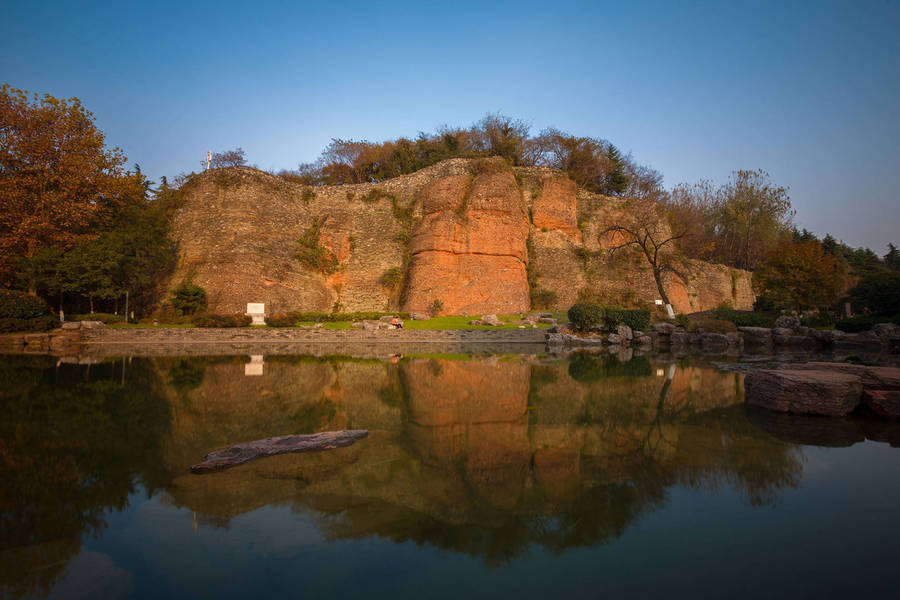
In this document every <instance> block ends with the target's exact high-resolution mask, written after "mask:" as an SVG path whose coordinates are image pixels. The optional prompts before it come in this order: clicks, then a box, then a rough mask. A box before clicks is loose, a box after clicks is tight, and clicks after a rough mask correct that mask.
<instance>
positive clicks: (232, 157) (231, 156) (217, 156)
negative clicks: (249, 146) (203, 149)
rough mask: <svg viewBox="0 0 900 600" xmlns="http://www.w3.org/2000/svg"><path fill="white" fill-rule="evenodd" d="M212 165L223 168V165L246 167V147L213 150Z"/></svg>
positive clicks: (215, 167)
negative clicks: (221, 150)
mask: <svg viewBox="0 0 900 600" xmlns="http://www.w3.org/2000/svg"><path fill="white" fill-rule="evenodd" d="M210 166H212V168H213V169H221V168H223V167H246V166H247V159H246V158H245V157H244V149H243V148H235V149H234V150H225V151H223V152H213V155H212V162H211V163H210Z"/></svg>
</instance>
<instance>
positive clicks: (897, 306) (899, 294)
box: [849, 272, 900, 315]
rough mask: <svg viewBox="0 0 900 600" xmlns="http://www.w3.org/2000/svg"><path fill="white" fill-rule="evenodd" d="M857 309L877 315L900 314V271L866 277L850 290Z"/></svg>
mask: <svg viewBox="0 0 900 600" xmlns="http://www.w3.org/2000/svg"><path fill="white" fill-rule="evenodd" d="M849 294H850V298H851V300H852V301H853V307H854V309H856V310H863V309H866V308H867V309H869V310H870V311H871V312H872V313H873V314H876V315H896V314H900V273H889V272H888V273H878V274H876V275H871V276H869V277H865V278H863V279H861V280H860V281H859V283H857V284H856V286H854V287H853V289H852V290H850V292H849Z"/></svg>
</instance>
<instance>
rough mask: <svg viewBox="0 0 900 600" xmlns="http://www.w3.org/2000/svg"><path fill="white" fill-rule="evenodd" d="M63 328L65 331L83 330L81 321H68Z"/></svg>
mask: <svg viewBox="0 0 900 600" xmlns="http://www.w3.org/2000/svg"><path fill="white" fill-rule="evenodd" d="M61 327H62V328H63V329H81V321H66V322H65V323H63V324H62V325H61Z"/></svg>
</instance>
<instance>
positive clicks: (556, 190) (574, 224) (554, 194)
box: [531, 175, 581, 242]
mask: <svg viewBox="0 0 900 600" xmlns="http://www.w3.org/2000/svg"><path fill="white" fill-rule="evenodd" d="M577 195H578V186H576V185H575V182H574V181H572V180H571V179H569V178H568V177H565V176H562V175H552V176H550V177H545V178H543V179H542V180H541V195H540V196H538V197H537V198H535V199H534V206H533V207H532V209H531V212H532V216H531V220H532V222H533V223H534V225H535V227H539V228H541V229H548V230H554V229H558V230H560V231H562V232H563V233H565V234H566V235H568V236H569V237H571V238H574V239H576V240H578V241H579V242H580V241H581V231H580V230H579V229H578V198H577Z"/></svg>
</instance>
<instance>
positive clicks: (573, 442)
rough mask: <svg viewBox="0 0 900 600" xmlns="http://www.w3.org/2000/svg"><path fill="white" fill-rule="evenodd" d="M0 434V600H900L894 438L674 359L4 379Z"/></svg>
mask: <svg viewBox="0 0 900 600" xmlns="http://www.w3.org/2000/svg"><path fill="white" fill-rule="evenodd" d="M0 409H2V417H0V486H2V492H0V594H2V597H4V598H7V597H8V598H31V597H34V598H45V597H49V598H205V597H214V598H217V599H221V598H248V597H251V598H252V597H274V596H276V595H277V596H279V597H299V596H303V597H315V598H321V597H333V598H341V597H350V596H351V595H353V596H365V597H376V598H380V597H390V598H397V597H425V598H463V597H465V598H502V597H509V596H512V595H515V596H518V597H522V598H531V597H543V598H547V597H568V598H597V597H617V598H632V597H635V598H642V597H649V596H659V595H665V596H666V597H668V598H672V597H675V598H681V597H684V598H704V597H730V598H751V597H753V598H756V597H767V598H777V597H793V598H798V597H809V598H813V597H815V598H828V597H884V598H896V597H897V596H898V595H900V581H898V579H900V571H898V569H897V565H898V559H900V545H898V540H900V448H897V447H894V446H892V445H891V443H893V444H894V445H895V446H896V445H897V444H898V443H900V424H897V423H886V422H879V421H874V420H868V419H864V418H853V419H827V418H814V417H805V418H799V417H791V416H787V415H776V414H772V413H767V412H764V411H758V410H752V409H750V408H748V407H746V406H745V405H744V404H743V380H742V375H740V374H737V373H733V372H727V371H723V370H719V369H717V368H716V367H714V366H711V365H708V364H702V363H695V362H691V361H689V360H687V361H681V362H678V363H672V362H659V361H656V360H654V359H649V358H647V357H635V358H633V359H631V360H630V361H628V362H620V361H619V360H618V359H616V358H615V357H612V356H602V357H601V356H594V355H575V356H574V357H571V358H566V359H554V358H549V357H540V356H515V355H503V356H474V357H471V356H462V355H444V356H441V355H438V356H418V357H416V356H412V357H404V358H402V359H400V360H398V361H396V362H390V361H380V360H365V359H354V358H349V357H341V356H331V357H327V356H326V357H314V356H267V357H252V358H251V357H246V356H234V357H221V356H220V357H191V358H186V357H185V358H120V359H115V360H105V361H103V362H101V363H99V364H89V365H87V364H82V365H79V364H58V363H57V361H56V359H55V358H50V357H26V356H18V357H16V356H5V357H0ZM336 429H368V430H369V431H370V436H369V437H368V438H367V439H364V440H362V441H360V442H358V443H356V444H355V445H353V446H351V447H348V448H341V449H337V450H333V451H329V452H322V453H317V454H292V455H283V456H277V457H272V458H267V459H262V460H259V461H256V462H253V463H249V464H247V465H244V466H241V467H237V468H234V469H231V470H228V471H223V472H218V473H212V474H207V475H191V474H189V473H188V467H189V466H190V465H191V464H194V463H196V462H199V461H200V460H201V459H202V458H203V456H204V455H205V454H206V453H207V452H209V451H211V450H215V449H218V448H222V447H225V446H228V445H231V444H233V443H237V442H242V441H249V440H254V439H259V438H263V437H269V436H274V435H283V434H289V433H308V432H315V431H325V430H336Z"/></svg>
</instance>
